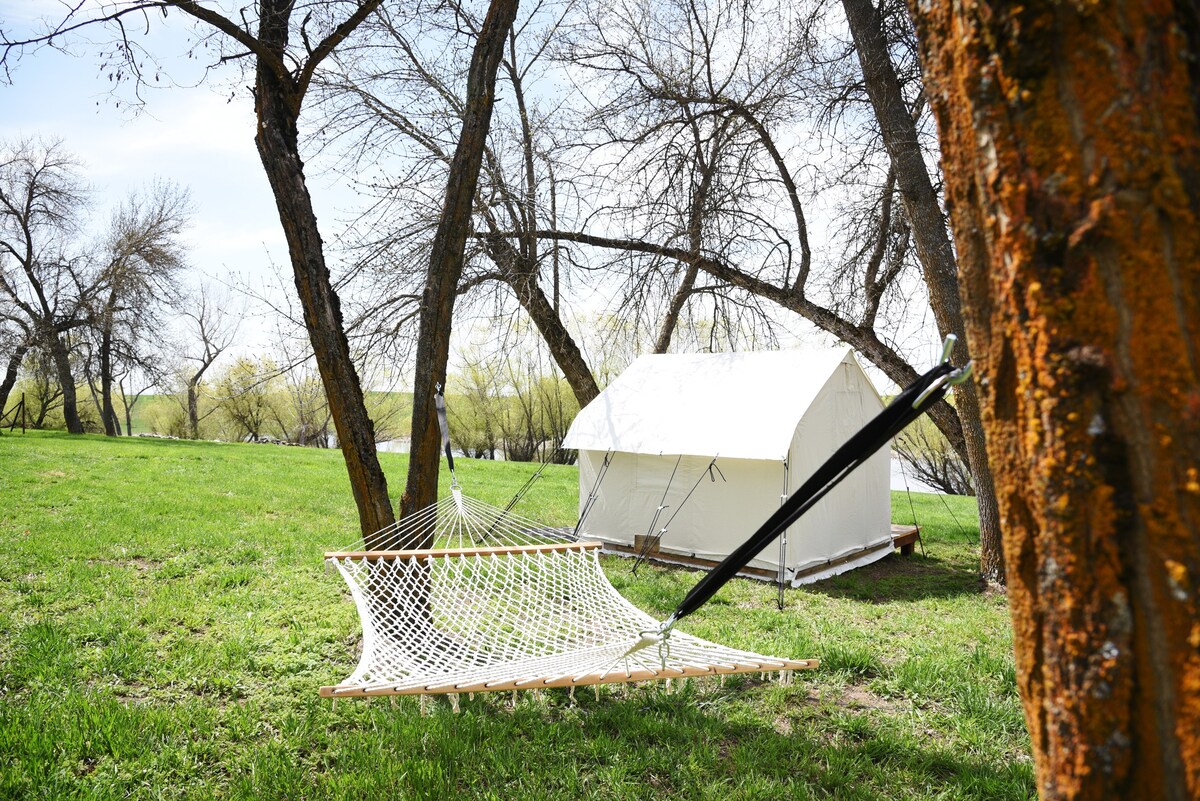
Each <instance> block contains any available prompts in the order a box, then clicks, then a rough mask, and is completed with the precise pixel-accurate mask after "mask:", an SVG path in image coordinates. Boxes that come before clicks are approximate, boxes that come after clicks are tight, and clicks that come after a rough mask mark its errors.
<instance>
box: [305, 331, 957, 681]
mask: <svg viewBox="0 0 1200 801" xmlns="http://www.w3.org/2000/svg"><path fill="white" fill-rule="evenodd" d="M952 344H953V343H952V340H950V339H948V340H947V343H946V345H945V348H944V351H943V360H942V363H941V364H939V365H937V366H935V367H934V368H933V369H931V370H930V371H929V372H927V373H926V374H925V375H923V376H921V377H920V378H918V379H917V380H916V381H915V382H913V384H911V385H910V386H909V387H907V388H905V389H904V390H903V391H902V392H901V393H900V394H899V395H897V396H896V397H895V398H894V399H893V401H892V403H891V404H889V405H888V407H887V408H886V409H884V411H883V412H881V413H880V414H879V415H878V416H877V417H876V418H875V419H873V420H872V421H871V422H869V423H868V424H867V425H866V426H864V427H863V429H862V430H861V431H859V432H858V434H856V435H855V436H854V437H852V438H851V439H850V440H849V441H848V442H847V443H846V444H845V445H843V446H842V447H841V448H839V449H838V450H837V451H836V452H835V453H834V454H833V456H831V457H830V458H829V460H828V461H827V462H826V463H825V464H824V465H822V466H821V467H820V468H819V469H818V470H817V471H816V472H815V473H814V474H813V476H812V477H810V478H809V480H808V481H806V482H805V484H804V485H803V486H802V487H801V488H800V489H799V490H798V491H797V492H796V493H795V494H793V496H792V497H791V498H788V499H787V501H786V502H785V503H784V504H783V505H782V506H781V507H780V509H779V510H778V511H777V512H776V513H774V514H773V515H771V517H770V518H768V520H767V521H766V522H765V523H763V525H762V526H761V527H760V528H759V529H758V531H756V532H755V533H754V535H752V536H751V537H750V538H749V539H748V540H747V541H746V542H744V543H743V544H742V545H741V546H740V547H739V548H737V549H736V550H735V551H734V552H733V553H732V554H730V555H729V556H728V557H727V558H726V559H725V560H724V561H723V562H721V563H720V564H719V565H717V566H716V567H715V568H713V570H712V571H711V572H709V573H708V574H706V575H705V576H703V577H702V578H701V579H700V581H699V582H697V584H696V585H695V587H693V588H692V590H691V591H690V592H689V593H688V594H687V596H686V597H685V598H684V599H683V601H682V602H681V603H680V604H679V606H678V607H677V608H676V609H675V611H674V612H673V613H672V614H671V615H670V617H668V618H667V619H666V620H665V621H661V622H660V621H658V620H656V619H655V618H653V617H651V616H650V615H648V614H646V613H645V612H642V611H641V610H639V609H638V608H637V607H635V606H633V604H631V603H629V601H627V600H625V598H623V597H622V596H621V595H620V593H618V592H617V590H616V589H615V588H614V587H613V586H612V584H610V583H609V581H608V579H607V578H606V577H605V575H604V572H603V570H602V569H601V567H600V562H599V552H600V548H601V545H600V543H597V542H575V541H572V539H573V537H572V532H570V531H568V530H563V529H552V528H547V527H545V526H542V525H540V524H538V523H536V522H534V521H532V520H529V519H526V518H523V517H521V516H520V515H517V514H515V513H514V512H512V510H511V508H508V509H499V508H496V507H492V506H489V505H487V504H484V503H482V502H480V501H478V500H475V499H472V498H470V497H468V496H466V495H464V494H463V492H462V489H461V488H460V487H459V486H458V481H457V478H456V477H454V462H453V456H452V455H451V453H450V450H451V449H450V438H449V432H448V425H447V424H446V418H445V402H444V399H443V398H442V395H441V389H440V387H439V388H438V392H437V395H436V396H435V405H436V407H437V411H438V418H439V423H440V424H441V427H442V440H443V444H444V446H445V450H446V455H447V460H448V462H449V467H450V474H451V477H452V481H451V492H450V497H449V498H445V499H443V500H442V501H441V502H439V503H437V504H435V505H434V506H431V507H429V508H427V509H425V510H423V511H420V512H418V513H415V514H412V515H409V516H408V517H406V518H404V519H403V520H401V521H399V522H398V523H396V524H395V525H393V526H391V527H389V528H388V529H385V530H383V531H380V532H377V533H376V534H375V535H373V536H372V537H371V546H372V547H371V550H367V549H366V545H365V542H364V543H362V544H361V547H360V548H359V549H357V550H348V551H338V552H333V553H327V554H326V555H325V557H326V561H327V563H328V564H330V565H332V566H333V567H335V568H336V569H337V571H338V572H339V573H341V575H342V577H343V578H344V579H345V580H346V583H347V585H348V586H349V588H350V594H351V595H352V596H353V598H354V603H355V605H356V606H357V607H358V613H359V617H360V618H361V621H362V627H363V642H362V657H361V659H360V660H359V663H358V667H357V668H356V669H355V671H354V672H353V673H352V674H351V675H350V676H349V678H347V679H346V680H345V681H343V682H342V683H341V684H338V685H336V686H331V687H322V688H321V695H322V696H326V697H334V698H337V697H343V696H371V695H417V694H420V695H424V694H439V693H448V694H454V693H462V692H468V693H475V692H488V691H497V690H529V689H541V688H546V687H576V686H582V685H598V684H605V683H621V682H630V681H644V680H651V679H670V678H680V677H688V676H711V675H721V674H729V673H748V672H768V671H791V670H798V669H805V668H813V667H816V666H817V661H816V660H813V659H807V660H791V659H778V658H775V657H769V656H763V655H761V654H756V653H752V652H749V651H741V650H737V649H734V648H728V647H726V646H723V645H719V644H717V643H713V642H709V641H707V640H702V639H700V638H698V637H693V636H691V635H688V634H685V633H683V632H681V631H676V630H675V626H676V624H677V622H678V621H679V620H680V619H681V618H683V617H684V616H686V615H688V614H690V613H692V612H694V611H695V610H696V609H698V608H699V607H700V606H701V605H703V604H704V603H705V602H706V601H708V599H710V598H711V597H712V596H713V594H715V593H716V592H717V590H718V589H720V587H721V586H723V585H724V584H725V583H726V582H728V581H729V579H730V578H732V577H733V576H734V575H736V574H737V572H738V571H739V570H741V569H742V568H743V567H745V565H746V564H747V563H748V562H749V561H750V560H751V559H753V558H754V556H755V555H756V554H757V553H758V552H759V551H761V550H762V549H763V548H765V547H766V546H767V545H769V544H770V543H771V542H772V541H774V540H775V539H776V538H777V537H779V536H780V534H781V533H782V532H783V531H785V530H786V528H787V527H788V526H789V525H791V523H793V522H794V521H795V520H796V518H798V517H799V516H800V515H801V514H803V513H804V512H805V511H807V510H808V509H809V508H811V507H812V506H813V505H814V504H815V503H816V502H817V501H819V500H820V499H821V498H822V497H823V496H824V495H825V494H826V493H828V492H829V491H830V490H831V489H832V488H833V487H834V486H836V485H837V483H838V482H840V481H841V480H842V479H843V478H845V476H846V475H848V474H849V473H850V471H852V470H853V469H855V468H856V467H857V466H858V465H860V464H862V462H863V461H865V460H866V459H867V458H869V457H870V455H871V454H873V453H875V451H877V450H879V449H880V448H881V447H883V446H884V445H886V444H887V443H888V442H889V441H890V440H891V438H892V437H893V436H895V434H897V433H899V431H901V430H902V429H903V428H904V427H905V426H906V425H908V423H909V422H911V421H912V420H914V419H915V418H916V417H917V416H919V415H920V414H922V413H923V412H924V411H925V410H927V409H928V408H929V407H930V406H932V405H933V404H934V403H936V402H937V401H938V400H940V399H941V397H942V396H943V395H944V394H945V392H946V391H947V389H948V388H949V385H950V384H951V383H954V382H957V381H961V380H963V379H964V378H965V377H966V375H967V374H968V371H969V367H970V365H969V364H968V365H967V366H966V367H964V368H962V369H961V370H957V371H956V370H954V368H953V367H951V366H950V364H949V351H950V346H951V345H952ZM606 462H607V459H606ZM596 483H597V485H598V484H599V480H597V482H596ZM595 492H596V488H593V494H595ZM591 500H592V499H591V498H589V502H588V504H587V505H590V502H591ZM585 513H586V509H585ZM576 530H578V526H576ZM417 544H419V545H421V546H422V547H414V546H415V545H417ZM455 697H456V696H455Z"/></svg>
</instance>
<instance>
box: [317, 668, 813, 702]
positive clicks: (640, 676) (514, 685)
mask: <svg viewBox="0 0 1200 801" xmlns="http://www.w3.org/2000/svg"><path fill="white" fill-rule="evenodd" d="M820 664H821V663H820V660H818V659H771V660H764V661H763V662H762V663H761V664H756V665H750V664H746V665H737V666H735V667H732V668H730V667H718V666H712V667H708V668H696V667H686V668H667V669H664V670H659V671H653V670H645V669H642V670H632V671H630V672H629V673H626V672H624V671H620V670H613V671H612V672H610V673H607V674H603V673H589V674H587V675H586V676H581V677H579V678H578V679H576V678H575V677H571V676H567V677H557V678H540V677H536V676H535V677H531V678H528V679H518V680H514V681H506V682H501V683H497V684H488V683H486V682H480V683H477V684H463V685H454V684H442V685H433V684H431V685H428V686H425V687H413V688H407V689H401V690H398V689H394V688H391V687H382V688H377V687H373V688H365V687H359V686H355V685H341V684H339V685H335V686H326V687H322V688H321V690H320V695H321V697H322V698H363V697H371V696H374V695H446V694H449V693H488V692H503V691H508V690H544V689H548V688H550V687H589V686H591V685H593V684H626V683H628V682H635V681H658V680H662V679H683V678H694V677H702V676H721V675H726V676H727V675H732V674H735V673H775V672H778V671H781V670H812V669H814V668H816V667H818V666H820Z"/></svg>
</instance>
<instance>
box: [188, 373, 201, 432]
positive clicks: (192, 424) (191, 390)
mask: <svg viewBox="0 0 1200 801" xmlns="http://www.w3.org/2000/svg"><path fill="white" fill-rule="evenodd" d="M198 387H199V379H198V378H197V379H193V380H192V381H189V382H188V385H187V413H188V436H190V437H191V438H192V439H200V398H199V394H200V393H199V389H198Z"/></svg>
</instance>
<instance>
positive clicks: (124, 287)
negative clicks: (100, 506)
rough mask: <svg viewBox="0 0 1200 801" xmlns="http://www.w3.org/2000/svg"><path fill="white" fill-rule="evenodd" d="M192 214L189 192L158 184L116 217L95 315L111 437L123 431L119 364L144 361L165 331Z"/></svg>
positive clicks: (103, 406)
mask: <svg viewBox="0 0 1200 801" xmlns="http://www.w3.org/2000/svg"><path fill="white" fill-rule="evenodd" d="M190 212H191V201H190V200H189V198H188V193H187V192H186V191H184V190H182V189H180V188H178V187H175V186H173V185H171V184H166V183H159V184H157V185H155V186H152V187H150V188H149V189H148V190H146V191H145V192H144V193H136V192H135V193H134V194H132V195H130V197H129V198H128V199H127V200H126V201H125V203H124V204H122V206H121V207H120V208H119V209H118V210H117V211H116V212H115V213H114V214H113V218H112V222H111V224H110V226H109V230H108V232H107V235H106V236H105V240H104V244H103V251H102V254H103V260H104V266H103V268H102V273H101V281H102V288H101V290H100V291H99V292H98V293H97V296H96V298H95V301H94V303H93V309H92V314H91V318H92V326H91V327H92V329H93V334H94V339H95V340H96V343H95V355H96V362H97V364H96V373H97V377H98V379H99V383H100V386H99V392H98V397H99V401H100V419H101V422H102V423H103V425H104V433H105V434H107V435H108V436H116V435H117V434H118V433H119V429H120V423H119V422H118V416H117V411H116V407H115V405H114V403H113V386H114V384H115V383H116V380H117V377H118V376H117V371H118V369H119V364H120V363H122V362H124V363H126V364H136V363H137V362H139V361H140V359H139V354H138V351H139V350H141V349H142V348H143V346H144V345H145V344H146V343H147V342H148V341H149V340H153V339H154V338H155V337H156V334H157V332H159V331H161V330H162V329H163V328H164V327H165V325H166V321H165V320H164V319H163V318H162V314H161V312H162V311H163V310H164V309H165V308H166V307H167V306H168V305H169V304H171V303H172V302H173V301H175V300H176V299H177V297H178V294H179V287H178V273H179V271H180V270H181V269H182V267H183V264H184V248H183V244H182V242H181V241H180V237H181V235H182V234H183V231H184V229H185V228H186V226H187V224H188V216H189V214H190Z"/></svg>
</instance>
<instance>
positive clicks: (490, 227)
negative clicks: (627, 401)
mask: <svg viewBox="0 0 1200 801" xmlns="http://www.w3.org/2000/svg"><path fill="white" fill-rule="evenodd" d="M569 8H570V3H565V4H561V5H559V4H555V3H549V2H539V3H536V4H535V5H534V6H533V7H532V8H531V9H529V10H528V11H527V12H526V13H525V14H524V15H523V16H522V19H521V20H520V21H519V22H518V24H516V25H514V26H513V27H512V28H511V29H510V31H509V32H508V35H507V37H506V41H505V42H504V45H503V54H502V57H501V62H500V66H499V69H498V77H497V81H498V82H499V83H500V84H501V85H502V86H503V90H502V91H504V93H505V95H506V98H508V99H510V101H511V102H509V103H508V104H507V107H505V106H501V107H500V108H498V109H497V117H496V119H495V120H494V121H493V122H492V124H491V133H490V135H489V137H488V139H487V141H486V144H485V146H484V151H483V158H482V163H481V171H480V177H479V179H478V185H477V188H476V191H475V197H474V199H473V206H474V209H473V212H474V219H473V221H472V222H473V226H472V234H473V235H474V236H473V238H472V239H471V240H470V241H469V242H468V243H467V254H466V259H465V263H464V271H463V274H462V276H461V279H460V281H459V285H458V288H457V292H458V295H459V296H460V304H462V303H463V302H465V303H466V304H470V305H469V306H468V308H472V307H473V308H475V309H479V308H486V307H487V306H488V304H489V303H490V304H491V305H492V307H493V308H494V307H495V306H497V305H502V304H503V301H502V300H500V299H499V298H498V297H497V296H496V295H494V294H489V293H490V292H492V291H493V290H494V289H495V288H497V287H503V288H505V289H506V290H507V291H508V294H509V295H510V296H511V298H512V299H515V300H516V301H517V302H518V303H519V305H520V306H521V308H522V309H523V310H524V312H525V313H526V314H527V315H528V316H529V318H530V319H531V320H532V321H533V322H534V323H535V325H537V327H538V329H539V331H541V333H542V337H543V339H544V340H545V341H546V343H547V346H548V347H549V348H550V350H551V352H552V353H553V355H554V358H555V360H556V361H557V363H558V364H559V367H560V369H561V370H562V371H563V373H564V375H565V376H566V377H567V380H568V381H569V382H570V384H571V387H572V389H573V391H574V392H575V395H576V397H577V398H578V399H579V400H580V402H581V403H587V402H588V401H590V400H591V399H592V398H594V397H595V396H596V394H597V393H598V388H597V386H596V383H595V380H594V379H593V377H592V375H591V371H590V370H589V368H588V364H587V362H586V360H585V359H584V357H583V355H582V353H581V352H580V349H579V347H578V346H577V344H576V342H575V340H574V338H573V336H572V334H571V332H570V331H569V330H568V328H567V326H566V325H565V323H564V321H563V318H562V314H561V309H560V300H561V291H562V278H561V271H560V268H559V265H560V262H561V260H560V258H559V251H560V248H559V247H558V245H557V244H554V243H551V246H550V247H549V248H541V249H540V250H539V247H540V243H539V240H538V238H537V236H536V235H535V234H534V231H535V229H536V227H537V223H538V220H539V219H540V216H541V215H546V216H547V217H548V218H549V219H552V220H556V219H557V216H556V215H557V213H558V204H557V193H556V188H555V187H556V182H557V181H556V179H555V177H554V173H555V165H554V160H553V159H554V157H553V155H552V153H551V151H552V150H553V149H554V145H553V141H552V136H550V135H549V134H548V128H549V126H548V117H549V116H550V115H549V114H547V113H543V112H541V111H540V110H539V108H538V105H537V104H538V102H539V99H538V98H537V96H536V94H532V95H531V93H530V92H529V89H528V86H529V85H530V84H537V82H538V78H539V77H540V76H539V75H538V73H537V68H539V67H540V66H541V64H542V62H543V61H544V55H545V52H546V49H547V46H548V43H549V41H550V40H551V38H552V37H553V36H554V34H555V32H556V31H557V29H558V26H559V24H560V23H561V21H562V17H563V15H564V14H565V13H566V12H567V10H568V9H569ZM453 10H454V15H453V18H452V19H441V18H439V17H438V16H437V15H433V16H430V17H428V18H421V19H413V18H411V17H407V16H406V17H403V18H401V17H399V16H398V15H397V16H395V17H393V16H390V15H389V14H387V13H385V12H384V11H382V10H381V12H380V13H379V14H378V15H377V17H376V18H375V20H373V24H372V25H371V30H372V31H373V32H374V36H373V38H372V42H373V43H375V45H376V47H375V48H373V50H372V51H371V52H370V53H369V54H367V55H361V56H360V54H358V53H351V54H349V56H348V57H347V59H345V60H344V61H345V63H344V64H343V65H342V67H343V70H342V73H341V74H340V75H338V76H336V79H335V80H330V82H329V83H328V84H326V85H325V87H324V88H325V89H326V90H327V92H326V101H327V103H328V104H329V109H330V110H329V111H328V119H329V126H330V128H331V130H335V131H337V132H338V134H339V136H341V137H344V138H346V137H352V138H353V139H354V141H355V150H356V151H357V153H358V154H359V157H360V158H366V159H370V160H371V161H372V162H374V161H377V160H378V159H379V154H380V152H381V151H383V152H387V153H388V154H389V159H388V161H387V163H388V164H389V165H390V164H392V163H393V162H398V163H400V164H402V165H403V169H399V170H397V171H396V175H395V177H394V178H392V179H390V180H387V181H385V182H379V181H375V180H372V181H370V182H365V181H364V182H363V191H365V192H368V193H374V194H378V195H379V196H380V201H379V204H378V205H377V207H376V209H375V213H373V214H371V215H369V216H367V217H366V218H364V220H362V221H361V224H360V226H359V229H360V230H362V231H364V232H365V233H364V234H363V238H362V241H361V242H360V243H359V244H358V245H357V250H358V251H359V252H360V253H361V254H362V256H361V258H362V263H363V268H364V269H367V270H371V271H372V272H373V273H374V274H375V275H378V276H383V277H386V280H387V281H388V282H389V283H396V282H399V284H400V285H401V286H413V287H419V286H420V285H421V283H422V282H423V280H424V277H425V276H424V273H423V272H420V271H418V270H415V269H406V268H405V265H418V264H423V263H424V261H425V260H426V259H427V258H428V254H429V247H430V244H429V243H430V240H431V238H432V236H433V232H434V228H435V224H436V220H437V217H438V215H439V213H440V211H441V203H442V197H441V196H440V195H439V194H437V193H435V192H434V191H433V189H432V187H434V186H444V185H445V183H446V179H447V174H448V171H449V169H450V165H451V162H452V160H453V155H452V154H453V153H454V151H455V148H456V147H457V137H458V131H457V129H454V128H453V126H447V125H446V120H456V119H460V118H462V116H463V114H464V113H465V109H466V99H465V97H466V92H467V87H466V86H465V82H464V80H463V77H464V75H465V73H466V69H465V65H464V64H462V63H461V60H460V59H458V58H446V57H444V56H440V57H439V55H438V54H439V53H440V52H443V51H446V52H450V53H455V52H458V51H461V50H463V49H464V48H465V46H466V45H470V44H471V43H473V42H475V41H476V40H477V38H478V35H479V31H480V25H481V23H480V22H479V21H478V20H476V19H475V18H473V17H472V16H471V15H470V14H468V13H467V12H466V11H465V10H462V9H457V8H455V9H453ZM414 42H423V43H425V45H424V46H417V45H416V44H414ZM431 42H436V43H437V46H436V47H434V46H430V44H429V43H431ZM549 102H553V101H549ZM417 109H419V111H418V110H417ZM506 110H507V112H508V114H507V115H505V114H504V113H503V112H504V111H506ZM547 203H548V204H549V207H548V209H547V208H546V204H547ZM514 231H515V232H519V233H518V234H517V235H516V237H515V238H513V237H510V236H509V235H508V234H507V233H506V232H514ZM381 232H382V233H381ZM545 251H548V252H545ZM547 268H548V269H547ZM544 272H549V276H544V275H543V273H544ZM547 277H548V279H549V280H548V282H547V280H546V278H547ZM418 298H419V295H418V294H416V293H414V292H401V293H397V294H395V295H393V296H392V297H390V298H385V299H383V300H382V301H381V302H380V304H379V305H378V307H377V308H376V309H374V310H373V312H374V313H376V314H380V313H381V312H386V313H387V314H389V315H396V314H402V315H411V308H412V306H413V304H414V301H415V300H417V299H418ZM460 308H461V306H460ZM399 309H407V310H408V311H399ZM481 313H486V312H481ZM510 313H511V312H510V311H509V310H508V309H507V308H506V309H505V310H504V312H503V314H504V315H508V314H510ZM400 319H406V317H403V316H402V317H401V318H400ZM380 328H381V329H382V330H386V331H388V332H389V333H391V332H395V330H396V327H395V318H394V316H389V317H388V318H386V321H385V322H384V324H382V325H381V326H380Z"/></svg>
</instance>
